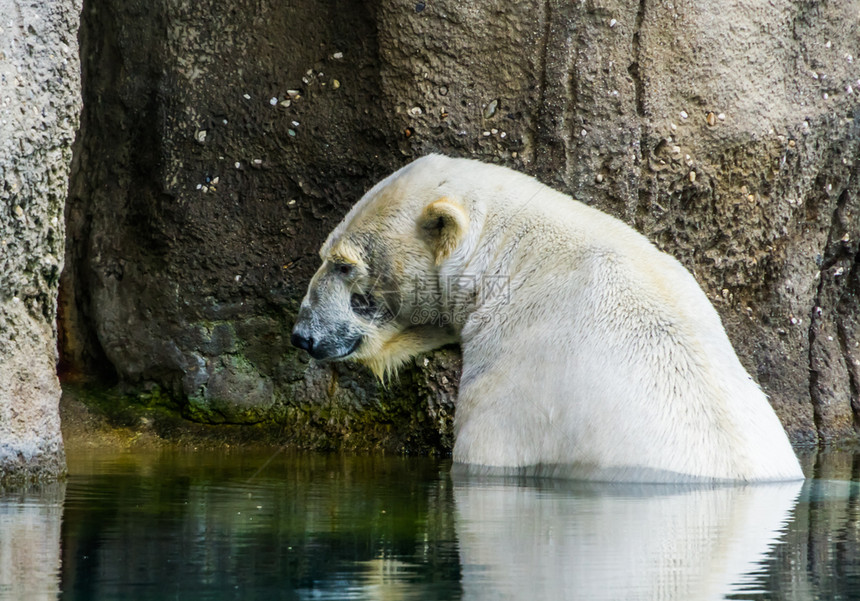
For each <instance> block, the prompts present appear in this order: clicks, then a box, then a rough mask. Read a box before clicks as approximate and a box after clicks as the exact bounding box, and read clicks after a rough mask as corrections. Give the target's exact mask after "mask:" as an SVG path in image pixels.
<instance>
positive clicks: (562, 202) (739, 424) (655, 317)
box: [292, 155, 803, 482]
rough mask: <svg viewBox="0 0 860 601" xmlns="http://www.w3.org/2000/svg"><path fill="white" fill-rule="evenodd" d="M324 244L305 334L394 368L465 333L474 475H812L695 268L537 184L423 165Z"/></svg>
mask: <svg viewBox="0 0 860 601" xmlns="http://www.w3.org/2000/svg"><path fill="white" fill-rule="evenodd" d="M320 256H321V258H322V260H323V264H322V266H321V267H320V268H319V270H318V271H317V273H316V274H315V275H314V277H313V279H312V280H311V282H310V285H309V288H308V292H307V294H306V296H305V298H304V300H303V301H302V304H301V308H300V310H299V314H298V318H297V321H296V324H295V327H294V329H293V335H292V342H293V344H295V345H296V346H298V347H299V348H302V349H304V350H306V351H308V352H309V353H310V354H311V356H313V357H314V358H316V359H319V360H337V359H355V360H358V361H360V362H362V363H364V364H366V365H368V366H369V367H370V368H371V369H372V370H373V371H374V372H375V373H376V374H377V375H378V376H379V377H380V378H384V377H386V376H388V375H389V374H390V373H392V372H394V371H396V370H397V368H398V367H399V366H400V365H401V364H403V363H404V362H405V361H407V360H409V359H410V358H412V357H414V356H415V355H417V354H419V353H422V352H426V351H428V350H431V349H434V348H437V347H439V346H442V345H444V344H449V343H459V344H460V346H461V348H462V352H463V374H462V378H461V382H460V390H459V395H458V399H457V404H456V417H455V422H454V435H455V444H454V460H455V461H456V462H457V463H458V464H461V465H464V466H470V469H472V470H473V471H478V472H485V471H488V470H491V471H498V470H502V471H508V470H519V469H522V468H529V467H531V468H533V469H534V470H535V471H536V472H537V473H541V474H546V475H555V476H566V477H574V478H583V479H590V480H602V481H636V482H654V481H658V482H678V481H685V482H689V481H705V482H718V481H767V480H771V481H772V480H796V479H801V478H803V474H802V472H801V470H800V466H799V464H798V461H797V458H796V457H795V455H794V452H793V450H792V448H791V445H790V444H789V441H788V438H787V436H786V434H785V431H784V430H783V428H782V425H781V424H780V421H779V419H778V418H777V416H776V414H775V413H774V412H773V410H772V408H771V407H770V405H769V403H768V401H767V398H766V396H765V395H764V393H763V392H762V391H761V389H760V388H759V387H758V385H757V384H756V383H755V382H754V381H753V380H752V378H751V377H750V376H749V374H747V372H746V371H745V370H744V368H743V366H742V365H741V364H740V362H739V360H738V358H737V356H736V355H735V352H734V350H733V349H732V346H731V344H730V342H729V340H728V337H727V336H726V333H725V331H724V329H723V327H722V324H721V322H720V319H719V316H718V315H717V313H716V311H715V310H714V308H713V307H712V306H711V304H710V302H709V301H708V299H707V297H706V296H705V294H704V293H703V292H702V290H701V289H700V288H699V286H698V284H697V283H696V281H695V279H694V278H693V276H692V275H691V274H690V273H689V272H688V271H687V270H686V269H684V267H682V266H681V264H680V263H679V262H678V261H677V260H675V259H674V258H672V257H670V256H669V255H667V254H665V253H663V252H660V251H659V250H657V249H656V248H655V247H654V246H653V245H652V244H651V243H650V242H648V240H647V239H646V238H645V237H643V236H642V235H640V234H639V233H637V232H636V231H634V230H633V229H632V228H630V227H628V226H627V225H625V224H624V223H622V222H621V221H619V220H617V219H615V218H613V217H610V216H608V215H606V214H604V213H601V212H600V211H597V210H595V209H593V208H590V207H588V206H586V205H584V204H582V203H580V202H577V201H575V200H573V199H572V198H570V197H569V196H566V195H564V194H561V193H559V192H556V191H554V190H552V189H550V188H548V187H546V186H544V185H542V184H540V183H539V182H537V181H536V180H535V179H533V178H531V177H527V176H525V175H523V174H520V173H517V172H515V171H512V170H510V169H506V168H503V167H498V166H493V165H486V164H483V163H480V162H477V161H472V160H466V159H450V158H446V157H442V156H437V155H433V156H428V157H424V158H422V159H418V160H417V161H414V162H413V163H411V164H409V165H407V166H406V167H404V168H402V169H401V170H399V171H397V172H396V173H394V174H393V175H391V176H389V177H388V178H386V179H385V180H383V181H382V182H380V183H379V184H377V185H376V186H375V187H374V188H373V189H371V190H370V191H369V192H368V193H367V194H365V196H364V197H363V198H362V199H361V200H359V201H358V203H356V205H355V206H354V207H353V208H352V210H351V211H350V212H349V213H348V214H347V215H346V217H345V218H344V219H343V221H342V222H341V223H340V225H338V226H337V227H336V228H335V229H334V231H333V232H332V233H331V234H330V235H329V237H328V239H327V240H326V242H325V243H324V244H323V247H322V249H321V251H320ZM553 466H567V467H566V468H565V469H563V470H559V469H557V467H553Z"/></svg>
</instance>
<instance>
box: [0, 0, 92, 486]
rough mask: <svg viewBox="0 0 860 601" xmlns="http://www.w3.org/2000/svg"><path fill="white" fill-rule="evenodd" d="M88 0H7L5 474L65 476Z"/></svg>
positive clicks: (3, 57) (3, 48)
mask: <svg viewBox="0 0 860 601" xmlns="http://www.w3.org/2000/svg"><path fill="white" fill-rule="evenodd" d="M79 11H80V3H79V2H76V1H74V0H65V1H61V0H57V1H51V2H45V3H33V2H22V1H19V0H0V15H2V17H0V181H2V185H0V480H4V479H11V478H15V479H19V478H25V479H26V478H30V477H36V478H39V477H51V476H57V475H58V474H61V473H63V471H64V470H65V458H64V455H63V445H62V440H61V437H60V422H59V413H58V408H57V403H58V401H59V398H60V387H59V382H58V381H57V376H56V358H57V351H56V329H55V323H56V322H55V315H56V310H57V285H58V282H59V277H60V270H61V268H62V264H63V231H64V230H63V203H64V201H65V198H66V192H67V187H68V175H69V164H70V162H71V154H72V153H71V146H72V142H73V141H74V136H75V129H76V127H77V122H78V111H79V110H80V72H79V61H78V52H77V50H78V43H77V38H76V32H77V28H78V16H79Z"/></svg>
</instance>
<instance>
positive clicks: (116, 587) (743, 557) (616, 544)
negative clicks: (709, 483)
mask: <svg viewBox="0 0 860 601" xmlns="http://www.w3.org/2000/svg"><path fill="white" fill-rule="evenodd" d="M813 459H814V465H813ZM813 459H810V462H809V465H808V466H807V473H814V474H816V475H817V476H818V478H817V479H815V480H808V481H807V482H805V483H793V484H780V485H762V486H738V487H720V488H702V487H698V488H697V487H672V486H651V487H649V486H642V485H639V486H607V485H596V484H585V483H574V482H557V481H534V480H533V481H515V480H500V479H495V480H493V479H483V480H481V479H461V478H459V477H457V478H453V479H452V476H451V475H450V463H449V462H446V461H436V460H430V459H421V458H400V457H394V458H392V457H382V456H375V457H342V456H321V455H294V454H287V453H283V452H282V453H277V454H275V455H274V456H273V455H272V454H271V453H270V452H266V453H260V452H250V451H233V452H229V453H227V452H218V453H216V452H209V451H207V452H192V451H176V450H170V451H165V450H162V451H151V452H140V451H136V452H134V453H110V452H106V451H104V450H98V449H91V450H73V449H70V450H69V469H70V477H69V479H68V481H67V482H66V483H64V484H55V485H52V486H48V487H43V488H40V489H31V490H26V491H5V492H0V599H2V600H6V599H14V600H18V599H27V600H30V599H56V598H62V599H159V600H162V599H182V600H183V601H184V600H194V599H211V600H221V599H242V600H253V599H266V600H272V599H291V600H292V599H295V600H306V599H307V600H315V599H379V600H387V599H398V600H408V599H422V600H433V599H488V600H489V599H493V600H495V599H524V600H541V599H546V600H559V599H584V600H589V601H591V600H600V599H607V600H609V599H612V600H618V599H625V600H635V599H642V600H648V601H652V600H657V599H663V600H671V599H677V600H683V601H690V600H698V599H756V600H771V599H791V600H806V599H810V600H814V599H827V600H832V599H858V598H860V483H858V475H860V455H857V456H855V455H851V454H849V453H830V454H820V455H819V456H818V457H817V458H813Z"/></svg>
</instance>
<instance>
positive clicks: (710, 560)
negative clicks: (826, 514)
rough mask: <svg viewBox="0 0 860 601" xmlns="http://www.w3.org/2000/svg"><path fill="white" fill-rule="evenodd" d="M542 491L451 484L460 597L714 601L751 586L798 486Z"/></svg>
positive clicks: (475, 482)
mask: <svg viewBox="0 0 860 601" xmlns="http://www.w3.org/2000/svg"><path fill="white" fill-rule="evenodd" d="M556 482H557V483H563V482H564V481H556ZM551 483H552V481H551V480H543V481H542V482H541V484H540V487H527V486H512V485H500V484H499V483H498V481H496V482H493V480H482V479H480V478H470V479H467V480H464V481H461V482H458V481H457V479H455V488H454V499H455V502H456V525H457V536H458V539H459V546H460V562H461V569H462V585H463V593H464V594H463V597H464V598H466V599H534V600H550V599H587V600H588V601H599V600H601V599H606V600H613V601H614V600H617V599H627V600H638V599H641V600H643V601H657V600H670V599H674V600H678V601H703V600H710V599H713V600H716V599H723V598H725V596H726V595H729V594H732V593H740V592H744V591H743V588H742V587H744V586H748V585H751V584H754V582H752V581H751V575H752V574H755V573H756V572H759V571H760V570H761V564H762V563H763V562H764V561H765V560H767V558H768V556H769V555H770V552H771V548H772V547H773V546H774V544H775V543H777V542H778V541H779V539H780V537H781V535H782V532H783V530H784V529H785V528H786V524H787V523H788V522H789V521H790V519H791V517H792V510H793V509H794V508H795V505H796V503H797V499H798V495H799V493H800V491H801V488H802V486H803V483H802V482H799V481H795V482H780V483H760V484H754V485H739V486H731V485H730V486H713V487H712V486H702V485H692V486H677V485H635V484H634V485H631V484H604V483H595V484H588V483H581V482H580V483H575V484H574V483H569V484H568V485H565V484H557V485H556V486H555V487H552V486H551Z"/></svg>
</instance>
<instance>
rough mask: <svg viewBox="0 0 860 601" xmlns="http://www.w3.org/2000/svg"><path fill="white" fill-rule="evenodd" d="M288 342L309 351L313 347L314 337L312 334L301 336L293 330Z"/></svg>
mask: <svg viewBox="0 0 860 601" xmlns="http://www.w3.org/2000/svg"><path fill="white" fill-rule="evenodd" d="M290 343H291V344H292V345H293V346H296V347H298V348H300V349H302V350H304V351H307V352H311V350H313V348H314V339H313V337H312V336H303V335H302V334H299V333H298V332H293V335H292V336H290Z"/></svg>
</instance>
